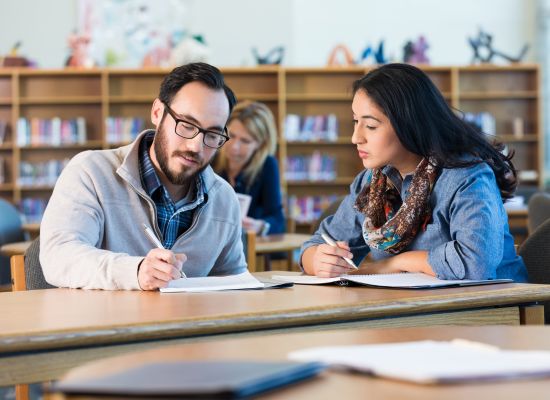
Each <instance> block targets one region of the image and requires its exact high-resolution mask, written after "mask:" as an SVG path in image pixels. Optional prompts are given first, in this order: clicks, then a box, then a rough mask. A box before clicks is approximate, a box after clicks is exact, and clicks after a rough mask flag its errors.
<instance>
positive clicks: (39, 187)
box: [19, 185, 53, 192]
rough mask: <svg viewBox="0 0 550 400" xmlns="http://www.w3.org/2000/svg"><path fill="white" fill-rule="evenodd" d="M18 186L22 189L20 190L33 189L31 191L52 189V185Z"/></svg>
mask: <svg viewBox="0 0 550 400" xmlns="http://www.w3.org/2000/svg"><path fill="white" fill-rule="evenodd" d="M19 188H20V189H21V190H22V191H27V192H28V191H33V192H38V191H41V192H42V191H51V190H53V185H20V186H19Z"/></svg>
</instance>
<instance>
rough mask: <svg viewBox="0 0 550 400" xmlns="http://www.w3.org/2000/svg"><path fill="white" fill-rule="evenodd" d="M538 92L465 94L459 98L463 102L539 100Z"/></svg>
mask: <svg viewBox="0 0 550 400" xmlns="http://www.w3.org/2000/svg"><path fill="white" fill-rule="evenodd" d="M537 97H538V94H537V92H536V91H532V90H527V91H511V92H467V93H466V92H465V93H462V94H460V96H459V98H460V99H463V100H491V99H494V100H499V99H502V100H509V99H533V100H535V99H537Z"/></svg>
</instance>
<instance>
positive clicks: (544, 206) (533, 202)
mask: <svg viewBox="0 0 550 400" xmlns="http://www.w3.org/2000/svg"><path fill="white" fill-rule="evenodd" d="M527 209H528V215H527V225H528V230H529V234H532V233H533V232H535V230H536V229H537V228H538V227H539V226H540V225H541V224H542V223H543V222H544V221H546V220H548V219H550V194H549V193H543V192H538V193H535V194H534V195H532V196H531V198H530V199H529V203H528V205H527Z"/></svg>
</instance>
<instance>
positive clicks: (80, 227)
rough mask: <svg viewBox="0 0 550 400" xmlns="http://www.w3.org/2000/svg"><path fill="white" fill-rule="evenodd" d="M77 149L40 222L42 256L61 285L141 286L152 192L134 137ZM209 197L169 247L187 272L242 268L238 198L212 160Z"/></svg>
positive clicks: (47, 272) (152, 219)
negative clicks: (123, 143)
mask: <svg viewBox="0 0 550 400" xmlns="http://www.w3.org/2000/svg"><path fill="white" fill-rule="evenodd" d="M142 137H143V134H142V135H140V136H139V137H138V138H137V139H136V140H135V141H134V142H133V143H132V144H130V145H128V146H124V147H120V148H118V149H113V150H96V151H85V152H82V153H80V154H78V155H76V156H75V157H74V158H73V159H72V160H71V161H70V163H69V164H68V165H67V167H66V168H65V169H64V170H63V172H62V174H61V176H60V177H59V179H58V181H57V184H56V186H55V189H54V191H53V194H52V197H51V198H50V201H49V203H48V206H47V208H46V211H45V213H44V217H43V219H42V223H41V227H40V263H41V264H42V268H43V270H44V276H45V278H46V280H47V281H48V282H49V283H51V284H52V285H55V286H59V287H71V288H84V289H139V288H140V287H139V284H138V279H137V269H138V265H139V263H140V262H141V260H142V259H143V258H144V256H145V255H146V254H147V253H148V252H149V251H150V250H151V249H152V248H153V247H154V246H153V245H152V244H151V242H150V240H149V239H148V238H147V237H146V235H145V233H144V231H143V228H142V225H143V224H144V223H145V224H147V225H148V226H150V227H152V228H153V229H154V230H157V222H156V210H155V205H154V203H153V200H152V199H151V198H150V197H149V196H148V195H147V194H146V193H145V191H144V190H143V188H142V185H141V178H140V175H139V167H138V165H139V161H138V157H139V154H138V152H139V142H140V140H141V138H142ZM202 178H203V183H204V188H205V193H206V197H207V200H206V202H205V204H203V205H202V206H201V207H200V208H199V209H198V210H197V211H196V212H195V215H194V218H193V222H192V225H191V227H190V228H189V229H188V230H187V231H186V232H185V233H184V234H183V235H181V236H180V237H179V238H178V239H177V241H176V243H175V244H174V246H173V247H172V251H174V252H175V253H185V254H186V255H187V261H186V262H185V263H184V265H183V270H184V272H185V274H186V275H187V276H189V277H197V276H207V275H231V274H237V273H241V272H244V271H245V270H246V261H245V258H244V253H243V246H242V241H241V220H240V211H239V203H238V200H237V197H236V195H235V192H234V191H233V189H232V188H231V186H230V185H229V184H228V183H227V182H225V181H224V180H223V179H221V178H220V177H219V176H217V175H216V174H215V173H214V172H213V171H212V168H210V167H207V168H206V169H205V170H204V171H203V172H202Z"/></svg>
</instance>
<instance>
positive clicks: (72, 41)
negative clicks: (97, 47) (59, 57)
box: [65, 33, 94, 68]
mask: <svg viewBox="0 0 550 400" xmlns="http://www.w3.org/2000/svg"><path fill="white" fill-rule="evenodd" d="M68 42H69V48H70V49H71V54H70V55H69V58H68V59H67V62H66V63H65V66H66V67H84V68H91V67H93V66H94V61H93V60H92V59H91V58H90V57H89V55H88V46H89V44H90V37H89V36H88V35H86V34H77V33H71V34H70V35H69V38H68Z"/></svg>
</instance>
